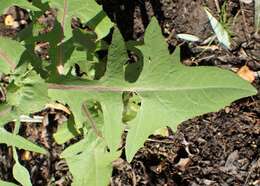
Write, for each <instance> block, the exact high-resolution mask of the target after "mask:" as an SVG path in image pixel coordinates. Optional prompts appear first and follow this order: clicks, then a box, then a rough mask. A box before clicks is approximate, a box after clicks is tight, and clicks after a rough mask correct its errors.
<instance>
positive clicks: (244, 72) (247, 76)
mask: <svg viewBox="0 0 260 186" xmlns="http://www.w3.org/2000/svg"><path fill="white" fill-rule="evenodd" d="M237 74H238V75H239V76H240V77H241V78H243V79H244V80H247V81H249V82H250V83H252V82H253V81H254V80H255V75H254V72H253V71H251V70H250V69H249V68H248V66H246V65H244V66H243V67H241V68H240V69H239V70H238V71H237Z"/></svg>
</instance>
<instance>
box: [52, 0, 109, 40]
mask: <svg viewBox="0 0 260 186" xmlns="http://www.w3.org/2000/svg"><path fill="white" fill-rule="evenodd" d="M50 5H51V7H53V8H57V9H58V16H57V18H58V21H59V22H60V24H61V26H62V28H63V29H64V36H65V38H66V39H68V38H69V37H71V36H72V29H71V19H72V18H73V17H78V18H80V20H81V22H82V23H87V22H89V21H91V20H92V19H93V18H95V17H96V16H99V15H105V13H104V11H103V10H102V7H101V6H100V5H98V4H97V3H96V1H93V0H74V1H70V0H52V1H50ZM99 18H100V17H99ZM99 18H98V19H96V20H97V21H95V24H92V25H95V32H96V33H97V35H98V36H99V37H104V36H105V35H107V34H108V33H109V31H110V28H111V27H112V26H113V24H112V23H111V21H110V20H109V19H108V18H107V16H106V15H105V16H102V17H101V19H99ZM98 39H101V38H98Z"/></svg>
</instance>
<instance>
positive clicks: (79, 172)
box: [66, 140, 120, 186]
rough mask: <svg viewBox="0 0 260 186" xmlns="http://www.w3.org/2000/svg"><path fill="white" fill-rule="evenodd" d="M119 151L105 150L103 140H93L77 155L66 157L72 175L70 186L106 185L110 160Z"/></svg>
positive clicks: (115, 157)
mask: <svg viewBox="0 0 260 186" xmlns="http://www.w3.org/2000/svg"><path fill="white" fill-rule="evenodd" d="M119 156H120V153H118V152H117V153H116V152H107V148H106V145H105V144H104V143H103V142H100V140H98V141H94V142H92V143H91V144H90V145H89V146H88V148H85V149H84V151H83V152H82V153H81V154H79V155H74V156H70V157H69V158H66V162H67V163H68V166H69V169H70V172H71V173H72V175H73V182H72V186H101V185H108V183H109V178H110V177H111V174H112V162H113V161H114V160H115V159H117V158H118V157H119Z"/></svg>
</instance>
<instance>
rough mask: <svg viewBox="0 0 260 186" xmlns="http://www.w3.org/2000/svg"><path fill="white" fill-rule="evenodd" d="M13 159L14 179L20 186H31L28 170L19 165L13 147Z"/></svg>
mask: <svg viewBox="0 0 260 186" xmlns="http://www.w3.org/2000/svg"><path fill="white" fill-rule="evenodd" d="M13 157H14V160H15V164H14V166H13V175H14V178H15V179H16V180H17V181H18V182H19V183H21V184H22V185H26V186H31V185H32V183H31V180H30V174H29V172H28V170H27V169H26V168H25V167H24V166H22V165H21V164H20V162H19V160H18V156H17V152H16V149H15V147H13Z"/></svg>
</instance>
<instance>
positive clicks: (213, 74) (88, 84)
mask: <svg viewBox="0 0 260 186" xmlns="http://www.w3.org/2000/svg"><path fill="white" fill-rule="evenodd" d="M4 2H7V1H0V4H1V5H0V6H4V4H3V3H4ZM10 5H18V6H21V7H23V8H26V9H28V10H29V11H30V15H31V16H32V20H34V21H33V22H32V24H31V25H29V26H28V27H27V28H26V29H25V30H23V31H22V32H21V33H19V34H18V37H17V40H11V39H8V38H3V37H0V72H1V73H3V74H6V75H7V74H8V75H9V76H10V77H9V84H8V87H7V95H6V100H5V101H4V102H2V103H1V105H0V116H1V118H0V121H1V124H0V125H1V126H2V127H1V128H0V133H1V135H0V143H4V144H7V145H9V146H13V147H17V148H19V149H25V150H28V151H34V152H38V153H44V154H46V155H48V153H47V152H46V150H45V149H44V148H43V147H40V146H38V145H36V144H33V143H31V142H29V141H28V140H26V139H24V138H22V137H21V136H19V135H18V134H17V131H18V129H19V126H20V125H19V118H20V115H28V114H30V113H33V112H36V111H40V110H41V109H43V108H44V106H45V105H46V104H49V103H54V102H59V103H61V104H64V105H68V108H69V109H70V112H71V114H70V117H69V119H68V121H67V122H65V123H64V124H62V125H61V126H59V129H58V132H57V133H55V134H54V137H55V139H56V140H57V143H60V144H61V143H64V142H66V141H68V140H70V139H71V138H73V137H75V136H77V135H83V138H82V139H81V140H80V141H79V142H77V143H75V144H73V145H70V146H69V147H67V148H66V149H65V150H64V151H63V152H62V153H61V155H60V157H61V158H64V159H65V160H66V162H67V164H68V166H69V170H70V172H71V173H72V175H73V183H72V185H74V186H88V185H89V186H94V185H96V186H102V185H107V184H108V182H109V177H110V176H111V172H112V162H113V161H114V160H116V159H117V158H119V156H120V154H121V153H122V149H123V150H125V152H126V158H127V161H129V162H130V161H131V160H132V159H133V157H134V155H135V153H136V152H137V150H138V149H139V148H140V147H142V146H143V143H144V141H145V140H146V139H147V137H148V136H149V135H150V134H152V133H153V132H154V131H155V130H157V129H159V128H162V127H165V126H169V127H171V128H172V129H173V130H175V129H176V127H177V125H178V124H179V123H181V122H182V121H185V120H187V119H189V118H192V117H194V116H197V115H201V114H203V113H207V112H214V111H217V110H219V109H221V108H223V107H224V106H225V105H228V104H230V103H231V102H232V101H234V100H237V99H239V98H242V97H246V96H251V95H254V94H255V93H256V90H255V89H254V88H253V87H252V86H251V85H250V84H249V83H247V82H246V81H244V80H242V79H240V78H239V77H237V76H236V75H235V74H233V73H232V72H229V71H226V70H222V69H219V68H214V67H186V66H183V65H182V64H181V63H180V58H179V56H180V53H179V52H180V51H179V49H178V47H177V48H176V50H175V52H174V53H173V54H169V52H168V48H167V44H166V43H165V40H164V38H163V36H162V34H161V30H160V27H159V24H158V22H157V20H156V19H155V18H153V19H152V20H151V21H150V24H149V25H148V27H147V29H146V32H145V36H144V41H143V43H142V44H141V45H136V46H134V47H132V48H131V49H134V51H135V52H137V53H138V56H139V61H138V63H129V64H128V63H127V61H128V55H127V48H126V45H125V42H124V40H123V38H122V36H121V34H120V31H119V30H118V29H117V28H116V26H115V27H114V28H113V29H112V30H113V37H112V42H111V44H110V46H109V48H108V55H107V58H102V59H101V58H100V57H99V56H98V55H97V52H98V51H100V50H106V49H107V44H105V43H104V41H103V40H102V38H103V37H104V36H105V35H106V34H107V33H108V32H109V30H110V28H111V26H112V24H111V22H110V20H109V19H108V18H107V16H106V14H105V13H104V12H103V10H102V9H101V7H100V6H99V5H98V4H96V3H95V1H92V0H87V1H86V0H75V1H66V0H52V1H49V3H48V1H45V3H39V1H35V2H34V1H33V4H30V3H27V1H23V2H21V1H15V0H12V1H8V3H7V4H5V6H6V7H4V8H3V7H1V10H4V9H5V8H7V7H8V6H10ZM49 7H53V8H56V9H57V11H58V12H57V15H58V16H57V20H56V22H55V26H54V28H53V31H52V32H50V33H47V34H45V35H41V34H40V32H37V26H35V25H36V24H37V23H36V20H37V16H39V15H40V13H39V12H43V11H44V10H46V9H48V8H49ZM74 16H77V17H79V18H80V19H81V21H82V22H84V23H86V24H87V25H89V26H90V28H92V29H93V31H94V32H95V33H96V34H93V32H88V31H84V30H81V29H75V30H71V27H70V20H71V18H72V17H74ZM31 33H33V35H32V34H31ZM39 41H43V42H49V44H50V49H49V55H50V60H49V61H44V60H41V59H40V58H38V57H37V56H36V55H35V54H34V53H33V48H34V45H35V43H36V42H39ZM75 64H77V65H78V66H79V67H80V70H81V71H82V72H85V75H83V76H81V77H78V76H77V75H75V73H74V66H75ZM57 66H58V67H62V72H60V71H58V68H57ZM133 95H134V96H133ZM133 99H136V100H137V101H136V100H135V101H133ZM136 102H140V104H138V105H135V103H136ZM131 108H132V109H133V110H135V111H137V113H136V114H133V115H131V114H130V115H129V113H128V111H127V109H131ZM126 113H128V114H126ZM8 121H15V123H16V131H15V132H14V134H12V133H10V132H8V131H6V130H5V129H4V128H3V126H4V125H5V123H7V122H8ZM72 128H73V130H72ZM126 128H127V131H128V133H127V138H126V145H125V147H124V148H120V145H121V144H122V143H121V140H122V139H121V136H122V133H123V132H124V130H125V129H126ZM13 150H14V151H15V148H13ZM14 157H15V158H14V159H15V161H16V166H14V167H13V173H14V174H13V175H14V178H15V179H16V180H17V181H18V182H20V183H21V184H24V185H31V182H30V175H29V173H28V171H27V170H26V169H25V168H24V167H22V166H21V165H20V163H19V161H18V158H17V155H16V153H15V152H14ZM0 183H3V184H7V182H4V181H1V182H0Z"/></svg>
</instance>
